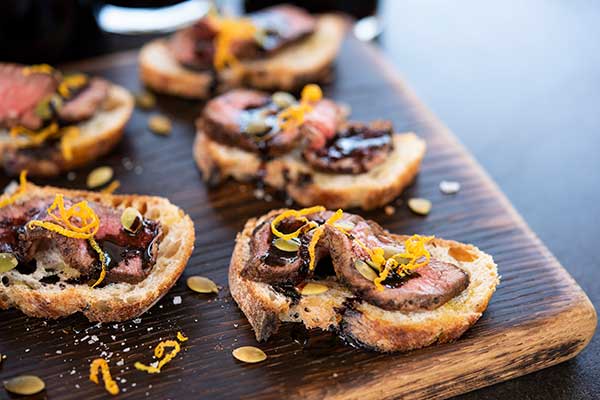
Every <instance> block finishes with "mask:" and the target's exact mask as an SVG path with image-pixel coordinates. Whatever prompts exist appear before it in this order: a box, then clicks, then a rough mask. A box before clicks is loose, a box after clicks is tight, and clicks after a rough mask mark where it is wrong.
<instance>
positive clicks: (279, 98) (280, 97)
mask: <svg viewBox="0 0 600 400" xmlns="http://www.w3.org/2000/svg"><path fill="white" fill-rule="evenodd" d="M271 100H273V103H275V105H276V106H277V107H279V108H288V107H289V106H291V105H293V104H295V103H296V98H295V97H294V96H293V95H292V94H290V93H288V92H275V93H273V96H271Z"/></svg>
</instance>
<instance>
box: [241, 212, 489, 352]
mask: <svg viewBox="0 0 600 400" xmlns="http://www.w3.org/2000/svg"><path fill="white" fill-rule="evenodd" d="M282 211H283V210H273V211H271V212H269V213H268V214H266V215H264V216H262V217H260V218H258V219H256V218H255V219H250V220H249V221H248V222H247V223H246V225H245V226H244V229H243V230H242V232H240V233H239V234H238V236H237V238H236V246H235V248H234V252H233V255H232V258H231V263H230V267H229V287H230V292H231V295H232V297H233V298H234V300H235V301H236V303H237V304H238V306H239V307H240V309H241V310H242V312H243V313H244V314H245V315H246V317H247V319H248V321H249V322H250V325H251V326H252V328H253V329H254V332H255V335H256V339H257V340H258V341H264V340H267V339H268V338H269V337H270V336H271V335H272V334H274V333H276V332H277V329H278V327H279V325H280V322H281V321H292V322H300V323H304V324H305V325H306V326H307V328H316V327H318V328H321V329H324V330H335V331H337V332H338V334H339V335H340V336H341V337H343V338H344V339H346V340H347V341H349V342H351V343H353V344H355V345H359V346H362V347H365V348H368V349H372V350H376V351H380V352H406V351H410V350H414V349H418V348H421V347H425V346H429V345H432V344H435V343H437V344H442V343H447V342H451V341H454V340H456V339H458V338H459V337H460V336H461V335H462V334H463V333H464V332H465V331H466V330H467V329H469V328H470V327H471V326H473V324H475V322H477V321H478V320H479V318H480V317H481V316H482V314H483V312H484V311H485V309H486V308H487V306H488V303H489V301H490V299H491V297H492V295H493V293H494V292H495V290H496V285H497V284H498V283H499V278H498V276H497V269H496V265H495V264H494V263H493V260H491V257H489V256H488V255H486V254H485V253H483V252H482V251H480V250H479V249H478V248H476V247H475V246H473V245H469V244H463V243H459V242H456V241H452V240H444V239H438V238H435V239H433V241H432V242H431V243H432V244H433V245H434V246H439V247H444V248H449V247H460V248H462V249H464V250H467V251H468V252H470V253H472V254H476V255H477V256H478V258H481V257H489V258H490V260H491V263H492V265H490V266H489V268H493V272H494V276H495V281H494V282H493V285H492V286H491V287H489V288H487V290H486V292H485V293H483V297H482V298H481V301H480V302H479V303H478V304H477V305H476V307H474V308H473V309H471V310H469V312H466V313H465V312H462V313H453V314H451V315H448V316H446V315H445V316H444V317H443V318H435V319H433V320H431V319H428V320H427V322H426V323H422V322H419V321H414V322H409V323H406V322H403V323H394V322H393V321H388V320H385V319H383V318H377V317H374V316H373V315H372V314H373V313H372V310H375V309H376V310H377V312H380V313H383V314H385V313H387V312H386V311H384V310H381V309H379V308H378V307H376V306H373V305H371V304H368V303H364V302H358V303H355V304H353V305H352V306H350V305H349V304H346V303H345V301H346V299H351V295H348V296H347V297H346V298H344V297H342V298H340V299H339V301H338V303H339V305H340V306H341V307H340V309H341V310H343V311H342V312H341V313H338V312H337V310H336V309H335V307H331V309H330V310H320V311H321V313H320V315H319V319H318V320H316V321H315V320H314V319H312V320H311V319H307V318H310V317H309V315H308V312H306V311H307V309H308V308H307V306H309V304H311V305H310V306H312V307H313V309H314V308H318V307H319V304H320V302H321V299H319V298H318V297H317V296H303V297H302V298H301V300H300V302H299V303H298V304H296V305H293V304H291V301H290V300H289V299H288V298H286V297H285V296H283V295H281V294H278V293H276V292H275V291H273V290H272V289H271V290H268V285H267V284H265V283H261V282H254V281H251V280H248V279H246V278H244V277H242V276H241V271H242V270H243V268H244V267H245V265H246V263H247V261H248V259H249V257H250V239H251V237H252V232H253V230H254V229H255V227H256V226H258V225H259V224H260V223H262V222H263V221H266V220H268V219H270V218H271V217H273V216H275V215H277V214H279V213H281V212H282ZM392 236H393V237H394V238H395V239H396V240H398V241H401V240H404V239H406V236H402V235H393V234H392ZM328 285H329V286H330V287H333V288H334V290H335V283H334V284H333V285H332V284H331V282H329V283H328ZM311 300H312V301H311Z"/></svg>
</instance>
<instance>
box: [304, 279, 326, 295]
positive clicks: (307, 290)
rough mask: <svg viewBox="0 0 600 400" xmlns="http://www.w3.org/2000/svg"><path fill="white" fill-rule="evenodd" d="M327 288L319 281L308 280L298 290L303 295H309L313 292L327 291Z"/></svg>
mask: <svg viewBox="0 0 600 400" xmlns="http://www.w3.org/2000/svg"><path fill="white" fill-rule="evenodd" d="M328 290H329V288H328V287H327V286H326V285H322V284H320V283H315V282H308V283H307V284H306V285H304V287H303V288H302V290H300V294H301V295H303V296H310V295H313V294H321V293H325V292H326V291H328Z"/></svg>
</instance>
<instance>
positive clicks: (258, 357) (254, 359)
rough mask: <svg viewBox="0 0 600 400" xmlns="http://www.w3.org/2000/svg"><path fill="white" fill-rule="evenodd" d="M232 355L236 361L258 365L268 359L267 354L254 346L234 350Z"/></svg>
mask: <svg viewBox="0 0 600 400" xmlns="http://www.w3.org/2000/svg"><path fill="white" fill-rule="evenodd" d="M231 354H233V356H234V357H235V358H236V359H238V360H240V361H242V362H245V363H258V362H261V361H265V360H266V359H267V355H266V354H265V352H264V351H262V350H261V349H259V348H258V347H254V346H242V347H238V348H237V349H234V350H233V352H232V353H231Z"/></svg>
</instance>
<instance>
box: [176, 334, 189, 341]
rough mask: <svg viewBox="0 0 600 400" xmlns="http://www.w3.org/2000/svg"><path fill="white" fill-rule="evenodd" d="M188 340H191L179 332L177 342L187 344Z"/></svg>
mask: <svg viewBox="0 0 600 400" xmlns="http://www.w3.org/2000/svg"><path fill="white" fill-rule="evenodd" d="M188 339H189V338H188V337H186V336H185V335H184V334H183V333H181V332H177V340H179V341H180V342H187V341H188Z"/></svg>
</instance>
